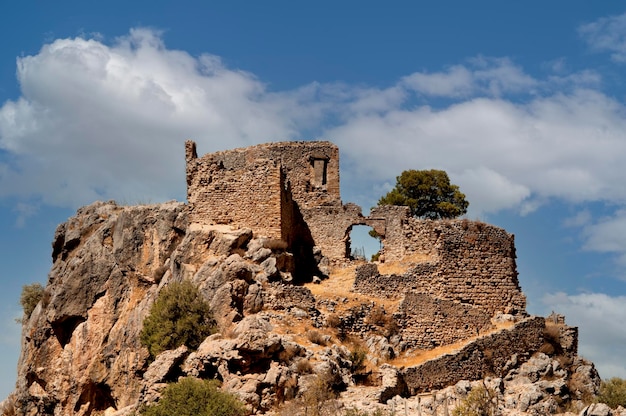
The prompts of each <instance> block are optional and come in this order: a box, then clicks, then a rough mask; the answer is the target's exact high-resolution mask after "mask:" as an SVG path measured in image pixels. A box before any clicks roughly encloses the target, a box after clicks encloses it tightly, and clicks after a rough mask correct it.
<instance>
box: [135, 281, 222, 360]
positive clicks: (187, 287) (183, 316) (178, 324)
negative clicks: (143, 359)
mask: <svg viewBox="0 0 626 416" xmlns="http://www.w3.org/2000/svg"><path fill="white" fill-rule="evenodd" d="M213 332H215V321H214V320H213V315H212V314H211V307H210V305H209V303H208V302H207V301H206V300H205V299H204V298H203V297H202V295H201V294H200V291H199V290H198V288H196V287H195V286H194V285H193V283H191V282H189V281H186V280H185V281H183V282H180V283H178V282H174V283H170V284H169V285H168V286H166V287H165V288H163V289H162V290H161V293H159V297H158V298H157V300H156V301H155V302H154V304H153V305H152V308H151V309H150V314H149V315H148V316H147V317H146V319H145V321H144V323H143V329H142V330H141V343H142V344H143V345H144V346H146V347H147V348H148V351H149V352H150V356H151V357H152V358H154V357H156V356H157V355H159V353H161V352H163V351H165V350H171V349H174V348H177V347H180V346H181V345H183V344H184V345H186V346H187V347H189V348H191V349H197V348H198V346H200V343H201V342H202V341H203V340H204V338H206V337H207V336H209V335H211V334H212V333H213Z"/></svg>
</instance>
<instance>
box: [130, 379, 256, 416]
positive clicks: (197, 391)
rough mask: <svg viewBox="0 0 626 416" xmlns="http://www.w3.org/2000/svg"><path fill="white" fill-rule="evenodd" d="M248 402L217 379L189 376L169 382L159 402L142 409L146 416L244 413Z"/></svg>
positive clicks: (198, 415) (224, 415)
mask: <svg viewBox="0 0 626 416" xmlns="http://www.w3.org/2000/svg"><path fill="white" fill-rule="evenodd" d="M247 413H248V412H247V411H246V409H245V407H244V405H243V404H242V403H241V402H240V401H239V400H238V399H237V398H236V397H235V396H233V395H232V394H229V393H226V392H223V391H221V390H220V389H219V387H218V382H217V381H216V380H210V381H209V380H199V379H196V378H193V377H185V378H183V379H181V380H179V381H178V382H176V383H172V384H170V385H168V386H167V387H166V388H165V390H163V395H162V396H161V399H160V400H159V401H158V403H157V404H156V405H153V406H147V407H144V408H143V409H141V410H140V411H139V414H140V415H143V416H170V415H176V416H243V415H245V414H247Z"/></svg>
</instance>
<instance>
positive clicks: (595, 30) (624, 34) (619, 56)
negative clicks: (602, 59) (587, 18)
mask: <svg viewBox="0 0 626 416" xmlns="http://www.w3.org/2000/svg"><path fill="white" fill-rule="evenodd" d="M578 32H579V34H580V35H581V36H582V37H583V38H584V39H585V40H586V41H587V43H588V44H589V46H591V48H593V49H594V50H596V51H598V52H604V51H606V52H611V59H612V60H613V61H615V62H621V63H624V62H626V13H625V14H622V15H619V16H609V17H603V18H600V19H598V20H596V21H595V22H591V23H587V24H584V25H582V26H580V27H579V28H578Z"/></svg>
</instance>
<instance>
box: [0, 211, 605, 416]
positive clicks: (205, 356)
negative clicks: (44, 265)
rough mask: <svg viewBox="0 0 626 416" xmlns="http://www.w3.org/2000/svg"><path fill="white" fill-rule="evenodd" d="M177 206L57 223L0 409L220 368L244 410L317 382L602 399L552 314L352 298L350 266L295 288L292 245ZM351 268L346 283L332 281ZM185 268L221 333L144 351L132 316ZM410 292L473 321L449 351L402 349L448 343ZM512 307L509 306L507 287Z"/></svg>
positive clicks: (426, 397)
mask: <svg viewBox="0 0 626 416" xmlns="http://www.w3.org/2000/svg"><path fill="white" fill-rule="evenodd" d="M188 216H189V214H188V207H187V206H186V205H184V204H180V203H175V202H171V203H166V204H160V205H151V206H137V207H125V206H119V205H116V204H115V203H102V202H100V203H95V204H92V205H90V206H87V207H84V208H81V209H80V210H79V211H78V212H77V214H76V216H74V217H73V218H71V219H69V220H68V221H67V222H66V223H64V224H62V225H60V226H59V227H58V229H57V231H56V234H55V236H54V241H53V252H52V256H53V260H54V263H53V267H52V270H51V271H50V274H49V278H48V284H47V286H46V288H45V292H44V295H43V299H42V300H41V302H40V303H39V304H38V305H37V307H36V308H35V310H34V311H33V312H32V314H31V315H30V317H24V320H23V336H22V354H21V357H20V362H19V369H18V383H17V386H16V390H15V392H14V393H13V394H12V395H11V396H10V397H9V398H8V399H7V400H6V401H5V402H3V404H2V406H3V407H0V410H2V409H4V411H5V413H7V414H11V413H9V411H8V410H7V409H12V411H13V414H18V415H100V414H107V415H111V414H115V415H128V414H131V413H132V412H133V411H134V409H136V407H137V406H138V405H141V404H149V403H152V402H154V401H156V400H158V399H159V397H160V392H161V391H162V389H163V387H164V386H165V385H166V383H168V382H173V381H176V380H177V379H178V377H180V376H192V377H199V378H217V379H219V380H221V381H222V382H223V388H224V389H227V390H229V391H231V392H233V393H235V394H237V395H238V396H239V397H240V398H241V399H242V400H243V401H244V402H245V403H246V404H247V406H248V408H249V409H250V411H251V412H255V413H257V414H264V413H267V412H271V411H272V410H274V409H276V406H278V405H280V404H281V403H283V402H289V401H292V399H297V398H299V397H303V396H306V395H307V391H309V392H310V391H313V390H314V389H315V388H317V387H316V386H318V385H319V380H323V382H324V383H325V385H327V386H328V388H331V389H333V390H335V391H337V392H343V393H342V394H341V396H340V397H339V399H338V401H337V403H338V405H339V406H341V405H342V403H343V406H346V407H358V408H362V409H365V410H372V409H374V408H377V407H384V408H386V409H390V410H391V409H395V406H398V405H399V403H402V401H404V405H406V406H408V407H409V408H411V409H415V411H419V412H420V413H419V414H422V415H430V414H437V413H436V412H437V409H438V408H441V406H444V405H445V406H450V409H451V408H452V407H453V406H454V405H455V404H458V403H459V402H460V401H461V400H462V399H463V398H464V397H465V396H466V395H467V394H468V392H469V391H470V390H471V388H472V386H475V385H477V383H484V382H483V381H477V380H483V379H485V378H487V380H488V381H487V382H485V383H488V385H489V386H490V388H492V389H493V391H494V392H495V394H496V396H497V399H498V406H499V407H500V408H501V410H503V411H504V410H506V411H510V412H509V413H508V414H525V413H524V412H526V413H528V414H547V413H550V412H556V411H560V410H563V409H565V407H567V406H570V408H577V409H578V410H580V411H585V412H586V413H585V414H589V415H591V414H601V413H600V412H602V411H603V410H602V409H601V408H600V407H597V406H596V407H594V408H588V409H583V407H584V406H583V401H582V399H584V397H588V396H589V395H591V396H593V395H594V394H596V393H597V390H598V386H599V377H598V374H597V372H596V371H595V369H594V367H593V364H591V363H588V362H586V361H584V360H581V359H580V358H578V357H577V355H576V331H575V328H569V327H567V326H565V325H564V324H563V322H552V321H549V322H548V323H546V321H545V320H544V319H543V318H537V317H530V318H529V317H526V316H525V315H524V314H523V313H522V314H518V315H504V314H500V315H498V316H497V317H492V316H486V315H485V313H484V312H481V314H477V313H474V311H472V310H471V308H470V307H468V306H464V305H461V306H457V307H454V306H453V305H452V304H451V302H452V301H448V300H446V301H437V302H435V301H433V300H432V299H433V298H432V297H426V295H425V294H423V293H422V294H419V295H411V296H407V298H408V300H406V301H405V299H404V298H403V297H398V296H396V298H395V299H394V298H389V297H388V296H386V295H384V294H383V295H381V297H380V298H376V296H375V293H373V291H372V289H368V293H367V295H363V294H359V293H357V292H355V291H354V290H352V282H354V268H353V269H346V270H339V271H338V273H337V277H336V276H334V275H333V274H331V277H330V278H329V279H326V280H324V281H320V280H319V279H317V280H316V281H317V284H311V285H309V286H296V285H293V284H292V279H291V275H292V273H293V272H294V270H295V268H296V266H297V265H296V264H295V263H296V261H295V260H294V256H293V255H292V253H289V252H287V251H286V250H285V247H284V246H282V245H280V244H277V243H276V241H275V240H268V239H266V238H263V237H262V236H258V235H256V234H255V232H254V230H251V229H246V228H242V229H236V230H233V229H231V228H230V227H228V226H225V225H206V224H198V223H192V224H190V222H189V220H188ZM507 241H508V240H507ZM317 254H319V253H317ZM317 261H318V262H320V264H321V262H323V261H324V260H323V258H322V256H319V255H318V256H317ZM367 267H370V266H367ZM350 270H351V273H353V275H352V276H353V277H352V280H350V283H348V284H347V287H340V285H339V286H337V287H334V286H329V285H332V284H334V283H333V282H335V281H340V279H341V276H342V273H343V274H346V273H348V272H350ZM357 274H358V273H357ZM372 275H373V276H374V277H375V278H378V277H376V276H379V275H378V274H377V273H376V272H375V271H372ZM363 276H364V274H363V273H361V275H360V279H361V280H360V281H359V284H360V285H361V290H363V289H362V288H363V287H365V286H367V282H366V281H364V280H363V279H364V277H363ZM185 279H187V280H190V281H192V282H193V283H194V284H196V285H197V286H198V288H199V289H200V292H201V294H202V296H203V297H205V298H206V299H207V300H208V301H209V302H210V304H211V307H212V310H213V314H214V317H215V319H216V321H217V325H218V332H217V333H215V334H213V335H211V336H209V337H207V338H206V339H204V340H203V342H202V343H201V344H200V346H199V348H198V349H197V350H196V351H191V350H189V349H188V348H187V347H185V346H182V347H179V348H177V349H175V350H171V351H165V352H163V353H161V354H160V355H158V356H157V357H156V359H155V360H154V361H152V362H150V361H149V357H148V352H147V349H146V348H145V347H143V346H142V345H141V342H140V336H139V335H140V332H141V330H142V323H143V320H144V318H145V317H146V316H147V314H148V313H149V311H150V307H151V306H152V304H153V303H154V301H155V299H156V298H157V296H158V294H159V292H160V290H161V289H162V288H163V287H165V286H167V285H168V284H169V283H171V282H175V281H182V280H185ZM370 286H372V285H370ZM324 290H326V291H324ZM429 296H430V295H429ZM420 299H421V302H420ZM411 302H412V303H411ZM417 303H419V304H420V305H422V308H423V305H425V304H427V305H431V306H432V309H433V316H437V319H443V318H442V316H443V317H444V318H445V316H448V317H449V318H448V319H449V320H448V321H447V322H448V325H453V324H454V322H452V321H450V319H451V320H454V319H458V320H459V321H460V322H462V323H466V322H465V321H464V319H465V320H466V321H467V322H470V323H472V324H475V325H478V326H480V328H479V329H478V331H476V329H475V328H474V327H472V328H471V330H469V331H468V332H467V333H466V334H465V335H463V337H462V339H460V341H463V342H465V344H464V345H462V346H461V347H458V348H457V349H454V350H452V349H447V350H445V351H441V352H439V353H437V354H434V353H433V354H434V358H432V359H423V360H421V361H420V362H413V361H410V360H413V358H412V357H413V356H419V354H421V353H423V352H424V350H428V349H429V348H434V347H441V346H445V344H447V343H449V342H451V341H454V342H456V341H459V339H458V338H454V339H453V340H452V339H451V340H445V339H436V338H433V337H435V336H436V334H438V333H439V332H442V333H443V331H444V330H443V329H442V330H441V331H439V332H437V331H433V332H430V337H431V341H432V342H430V343H429V342H427V339H426V338H427V336H426V335H424V333H420V332H419V331H420V330H421V331H422V332H424V330H423V322H422V321H421V320H419V319H417V320H416V319H415V318H414V317H413V318H412V317H411V308H410V307H409V306H408V305H416V304H417ZM449 303H450V304H449ZM513 303H514V304H515V306H516V308H518V309H519V306H520V305H521V303H520V301H519V299H518V300H515V302H513ZM455 308H456V309H455ZM450 311H452V312H454V313H452V312H450ZM459 311H460V312H463V316H461V315H459V314H457V312H459ZM460 312H459V313H460ZM518 312H519V311H518ZM427 313H430V312H428V311H426V312H423V313H421V315H420V316H422V315H424V316H425V315H426V314H427ZM457 315H458V316H457ZM496 318H497V319H496ZM442 322H443V321H442ZM496 325H498V326H499V327H500V329H498V330H495V327H496ZM468 327H469V325H468ZM420 328H422V329H420ZM466 329H467V328H466ZM475 331H476V333H474V332H475ZM459 333H463V332H462V331H461V332H459ZM416 339H419V340H420V341H419V342H417V341H416ZM424 346H426V347H424ZM403 360H404V361H403ZM407 360H409V361H407ZM444 403H445V404H444ZM429 412H430V413H429ZM511 412H517V413H511Z"/></svg>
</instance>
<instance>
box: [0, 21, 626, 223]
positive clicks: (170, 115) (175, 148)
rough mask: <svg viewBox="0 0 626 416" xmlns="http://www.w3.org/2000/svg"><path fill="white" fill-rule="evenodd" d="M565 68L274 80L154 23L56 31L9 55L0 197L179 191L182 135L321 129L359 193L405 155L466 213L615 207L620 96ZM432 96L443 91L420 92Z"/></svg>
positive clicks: (216, 144)
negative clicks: (12, 96)
mask: <svg viewBox="0 0 626 416" xmlns="http://www.w3.org/2000/svg"><path fill="white" fill-rule="evenodd" d="M560 70H561V73H560V74H559V76H558V77H548V78H546V79H543V80H540V79H536V78H533V77H531V76H529V75H528V74H526V73H525V72H524V71H523V70H522V68H520V67H519V66H517V65H515V64H514V63H513V62H512V61H510V60H509V59H506V58H486V57H477V58H474V59H470V60H468V61H466V62H465V64H464V65H456V66H451V67H449V68H448V69H446V70H444V71H440V72H431V73H425V72H420V73H414V74H411V75H409V76H407V77H404V78H401V79H399V80H398V82H397V83H396V84H394V85H391V86H388V87H386V88H373V87H372V88H368V87H363V86H352V85H349V84H318V83H311V84H308V85H304V86H302V87H300V88H297V89H294V90H289V91H277V92H269V91H268V90H267V89H266V87H265V85H264V84H263V82H262V81H261V80H259V79H257V78H256V77H255V76H254V75H253V74H250V73H247V72H244V71H240V70H236V69H231V68H228V67H226V66H225V65H224V64H223V63H222V62H221V60H220V58H219V57H217V56H214V55H208V54H205V55H202V56H199V57H193V56H191V55H189V54H187V53H186V52H184V51H176V50H170V49H167V48H166V47H165V45H164V44H163V42H162V40H161V38H160V37H159V34H158V33H157V32H155V31H151V30H147V29H135V30H132V31H131V32H130V34H129V35H128V36H125V37H122V38H120V39H118V40H117V41H116V42H115V43H114V44H113V45H106V44H104V43H102V42H101V41H98V40H94V39H83V38H75V39H60V40H56V41H54V42H52V43H50V44H48V45H45V46H44V47H43V48H42V49H41V51H40V52H39V53H38V54H36V55H33V56H27V57H22V58H20V59H19V60H18V76H19V81H20V85H21V89H22V96H21V97H20V98H19V99H17V100H15V101H7V102H6V103H4V105H3V106H2V107H0V149H2V150H4V151H5V152H7V155H8V156H7V157H5V158H4V159H3V162H0V196H16V197H18V199H22V200H25V201H28V202H31V201H30V200H32V199H35V200H37V199H42V200H43V202H44V203H53V204H59V205H69V206H76V205H79V204H83V203H86V202H91V201H92V200H95V199H110V198H116V199H121V200H126V201H129V202H131V201H134V200H144V201H159V200H163V199H169V198H172V197H178V198H181V197H182V196H183V195H184V166H183V150H182V142H183V140H184V139H187V138H192V139H195V140H196V141H198V144H199V150H200V151H201V152H209V151H214V150H220V149H226V148H233V147H237V146H245V145H250V144H254V143H259V142H266V141H273V140H288V139H298V138H303V137H302V135H303V134H304V133H305V132H308V131H322V132H323V133H324V134H323V136H324V137H325V138H327V139H330V140H333V141H335V142H336V143H337V144H338V145H339V146H340V148H341V151H342V157H343V159H342V166H343V169H344V171H346V170H349V172H347V173H346V174H345V175H344V176H343V178H352V179H353V180H354V181H356V182H357V183H354V184H351V187H355V188H359V189H363V190H365V189H369V190H370V192H371V195H370V197H371V202H370V203H369V204H373V203H375V201H376V199H377V198H378V197H379V196H380V195H378V194H376V195H375V194H374V189H376V187H377V186H380V185H381V184H383V183H388V182H392V181H393V178H395V176H397V175H398V174H399V173H400V172H401V171H402V170H404V169H428V168H440V169H445V170H447V171H448V172H449V174H450V177H451V179H452V180H453V182H455V183H458V184H460V185H461V190H462V191H463V192H465V193H466V195H467V197H468V200H469V201H470V203H471V204H470V212H471V214H472V215H481V214H483V213H492V212H496V211H499V210H503V209H514V210H517V211H519V212H520V213H522V214H524V213H528V212H532V211H533V210H535V209H537V208H538V207H540V206H541V205H542V204H545V203H547V202H549V201H550V200H551V199H554V198H558V199H561V200H564V201H567V202H575V203H584V202H589V201H603V202H610V203H613V204H617V206H621V205H622V204H624V201H626V182H624V181H623V178H622V174H621V172H622V168H623V166H624V165H625V164H626V140H625V139H624V135H623V132H624V131H626V117H624V114H626V108H625V107H624V105H623V103H621V102H619V101H617V100H615V99H613V98H610V97H608V96H607V95H605V94H603V93H601V92H600V91H598V90H597V89H594V88H592V87H589V86H590V85H591V86H593V85H595V84H594V80H596V81H597V80H598V79H597V77H596V74H594V73H591V72H585V71H582V72H579V73H576V74H567V73H562V72H563V71H564V70H563V68H561V69H560ZM554 91H557V92H554ZM509 94H513V95H514V96H516V97H517V98H520V97H521V98H523V99H522V100H519V99H516V100H513V99H512V98H510V97H509ZM427 96H435V97H446V98H447V99H448V100H447V101H449V102H448V103H447V104H445V105H440V107H438V108H432V107H429V106H427V105H421V106H416V105H415V103H416V102H422V103H423V102H424V100H425V98H424V97H427ZM363 184H367V186H364V185H363ZM344 185H345V184H344ZM359 198H361V199H362V200H365V199H367V197H366V196H360V197H359ZM369 204H368V203H365V205H369ZM22 211H23V210H22Z"/></svg>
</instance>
